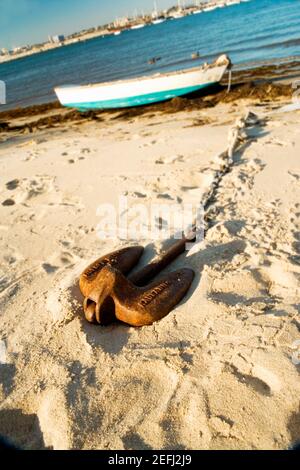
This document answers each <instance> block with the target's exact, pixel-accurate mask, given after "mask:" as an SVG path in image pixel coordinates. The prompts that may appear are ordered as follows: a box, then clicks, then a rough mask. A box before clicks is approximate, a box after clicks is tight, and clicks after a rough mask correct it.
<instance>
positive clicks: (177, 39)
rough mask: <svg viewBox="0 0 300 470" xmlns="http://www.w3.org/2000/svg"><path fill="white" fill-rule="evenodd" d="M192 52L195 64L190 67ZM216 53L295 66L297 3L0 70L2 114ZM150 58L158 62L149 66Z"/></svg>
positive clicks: (153, 30) (198, 19) (199, 19)
mask: <svg viewBox="0 0 300 470" xmlns="http://www.w3.org/2000/svg"><path fill="white" fill-rule="evenodd" d="M196 51H199V53H200V54H201V60H200V61H192V60H191V54H192V53H193V52H196ZM222 53H227V54H228V55H230V57H231V59H232V60H233V62H234V64H236V65H237V66H239V67H244V66H248V65H249V66H250V65H251V64H259V63H272V62H275V61H278V60H282V59H285V58H288V57H289V58H290V57H296V58H297V59H300V1H299V0H251V1H249V2H247V3H246V2H245V3H241V4H238V5H232V6H230V7H226V8H219V9H216V10H213V11H210V12H206V13H201V14H198V15H191V16H187V17H185V18H182V19H178V20H172V21H167V22H165V23H161V24H159V25H153V26H146V27H145V28H143V29H139V30H130V31H125V32H123V33H122V34H121V35H120V36H109V37H104V38H101V37H99V38H96V39H91V40H89V41H86V42H82V43H77V44H73V45H71V46H67V47H62V48H58V49H55V50H52V51H48V52H44V53H42V54H37V55H33V56H30V57H26V58H24V59H19V60H15V61H12V62H8V63H3V64H0V80H4V81H5V82H6V85H7V106H6V107H4V106H2V107H1V110H4V109H5V108H13V107H16V106H28V105H31V104H36V103H43V102H47V101H51V100H53V99H54V98H55V95H54V93H53V88H54V87H55V86H56V85H61V84H70V83H72V84H83V83H91V82H102V81H108V80H115V79H122V78H126V77H132V76H139V75H144V74H149V73H155V72H160V71H167V70H174V69H180V68H187V67H190V66H195V65H196V64H197V63H201V61H202V62H203V61H210V60H213V59H214V58H215V57H217V56H218V55H220V54H222ZM152 57H161V60H160V61H159V62H157V63H156V64H155V65H149V64H148V60H149V59H151V58H152Z"/></svg>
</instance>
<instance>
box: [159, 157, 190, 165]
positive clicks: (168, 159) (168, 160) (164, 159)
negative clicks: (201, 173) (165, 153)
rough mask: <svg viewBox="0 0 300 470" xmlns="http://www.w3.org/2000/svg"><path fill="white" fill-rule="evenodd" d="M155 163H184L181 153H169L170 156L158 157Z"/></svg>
mask: <svg viewBox="0 0 300 470" xmlns="http://www.w3.org/2000/svg"><path fill="white" fill-rule="evenodd" d="M155 163H156V164H157V165H168V164H174V163H184V156H183V155H171V156H170V157H160V158H158V159H157V160H156V162H155Z"/></svg>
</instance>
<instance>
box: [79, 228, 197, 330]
mask: <svg viewBox="0 0 300 470" xmlns="http://www.w3.org/2000/svg"><path fill="white" fill-rule="evenodd" d="M194 239H195V233H194V232H191V233H190V234H189V235H188V236H186V237H183V238H182V239H181V240H179V241H177V242H175V243H174V244H173V245H172V246H171V248H169V249H168V250H167V251H165V252H164V253H162V254H161V255H160V256H159V257H157V258H156V259H155V260H154V261H152V262H151V263H149V264H148V265H146V266H145V267H143V268H142V269H141V270H139V271H138V272H136V273H134V274H132V275H129V276H127V277H126V274H128V273H129V272H130V270H131V269H132V268H133V267H134V266H135V265H136V264H137V263H138V261H139V259H140V257H141V255H142V253H143V251H144V248H143V247H141V246H134V247H128V248H124V249H122V250H118V251H115V252H113V253H110V254H108V255H106V256H104V257H102V258H100V259H98V260H97V261H95V262H94V263H93V264H91V265H90V266H89V267H88V268H87V269H86V270H85V271H84V272H83V273H82V275H81V277H80V281H79V286H80V290H81V292H82V294H83V295H84V297H85V300H84V305H83V306H84V313H85V317H86V319H87V320H88V321H89V322H91V323H98V324H100V325H107V324H109V323H111V322H112V321H113V320H114V319H116V318H117V319H118V320H120V321H122V322H124V323H127V324H128V325H131V326H145V325H151V324H152V323H154V322H155V321H158V320H160V319H162V318H163V317H165V316H166V315H167V314H168V313H170V311H171V310H172V309H173V308H174V307H175V306H176V305H177V304H178V303H179V302H180V301H181V300H182V299H183V297H184V296H185V295H186V293H187V291H188V290H189V288H190V286H191V284H192V282H193V279H194V275H195V273H194V271H193V270H192V269H187V268H184V269H180V270H178V271H175V272H171V273H168V274H166V275H165V276H163V277H162V278H161V279H160V280H159V281H156V282H152V283H150V284H149V282H150V281H151V280H152V279H153V278H154V277H155V276H156V275H157V274H159V273H160V272H161V271H162V270H163V269H164V268H165V267H167V266H168V265H169V264H170V263H171V262H172V261H174V260H175V259H176V258H177V257H178V256H179V255H180V254H182V253H183V252H184V251H185V247H186V243H187V242H191V241H193V240H194Z"/></svg>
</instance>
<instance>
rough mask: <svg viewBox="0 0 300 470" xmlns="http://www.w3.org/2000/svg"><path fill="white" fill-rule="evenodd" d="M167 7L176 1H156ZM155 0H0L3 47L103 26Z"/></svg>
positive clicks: (148, 7)
mask: <svg viewBox="0 0 300 470" xmlns="http://www.w3.org/2000/svg"><path fill="white" fill-rule="evenodd" d="M156 3H157V6H158V9H165V8H168V7H170V6H172V5H174V4H176V3H177V0H156ZM153 5H154V1H153V0H0V49H1V48H4V47H5V48H9V49H10V48H13V47H18V46H23V45H26V44H35V43H39V42H45V41H46V40H47V39H48V35H55V34H66V35H67V34H70V33H73V32H75V31H80V30H82V29H85V28H89V27H93V26H100V25H102V24H105V23H108V22H110V21H111V20H113V19H115V18H116V17H120V16H124V15H127V14H129V15H130V14H133V13H134V12H135V10H137V11H138V12H139V13H141V12H142V11H145V12H150V11H151V10H152V9H153Z"/></svg>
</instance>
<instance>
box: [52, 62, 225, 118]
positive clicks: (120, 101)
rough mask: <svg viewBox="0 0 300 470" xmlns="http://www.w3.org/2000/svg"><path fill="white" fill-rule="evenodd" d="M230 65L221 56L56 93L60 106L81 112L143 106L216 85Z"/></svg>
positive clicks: (66, 87)
mask: <svg viewBox="0 0 300 470" xmlns="http://www.w3.org/2000/svg"><path fill="white" fill-rule="evenodd" d="M230 65H231V62H230V59H229V58H228V57H227V56H226V55H222V56H220V57H219V58H218V59H217V60H216V61H215V62H214V63H212V64H204V65H202V66H200V67H194V68H191V69H188V70H180V71H176V72H169V73H164V74H159V73H158V74H155V75H150V76H146V77H138V78H133V79H129V80H117V81H112V82H108V83H96V84H90V85H64V86H59V87H56V88H55V93H56V95H57V97H58V99H59V101H60V103H61V104H62V105H63V106H67V107H70V108H76V109H78V110H81V111H88V110H90V109H111V108H127V107H131V106H142V105H147V104H151V103H158V102H161V101H166V100H170V99H172V98H175V97H178V96H184V95H188V94H190V93H193V92H196V91H198V90H201V89H205V88H207V87H209V86H212V85H216V84H218V83H219V82H220V81H221V80H222V77H223V75H224V74H225V72H226V70H227V69H228V68H229V67H230Z"/></svg>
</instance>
